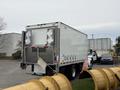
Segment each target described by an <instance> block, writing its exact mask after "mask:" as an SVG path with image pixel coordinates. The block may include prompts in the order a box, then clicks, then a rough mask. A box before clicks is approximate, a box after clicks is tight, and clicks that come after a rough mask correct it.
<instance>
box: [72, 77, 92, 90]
mask: <svg viewBox="0 0 120 90" xmlns="http://www.w3.org/2000/svg"><path fill="white" fill-rule="evenodd" d="M72 88H73V90H94V83H93V80H92V79H91V78H85V79H76V80H74V81H72Z"/></svg>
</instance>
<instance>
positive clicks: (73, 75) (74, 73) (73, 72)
mask: <svg viewBox="0 0 120 90" xmlns="http://www.w3.org/2000/svg"><path fill="white" fill-rule="evenodd" d="M75 76H76V71H75V69H74V68H73V69H72V77H73V78H74V77H75Z"/></svg>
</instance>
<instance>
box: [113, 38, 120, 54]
mask: <svg viewBox="0 0 120 90" xmlns="http://www.w3.org/2000/svg"><path fill="white" fill-rule="evenodd" d="M114 48H115V51H116V54H117V56H120V36H118V37H117V38H116V44H115V46H114Z"/></svg>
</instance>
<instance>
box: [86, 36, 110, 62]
mask: <svg viewBox="0 0 120 90" xmlns="http://www.w3.org/2000/svg"><path fill="white" fill-rule="evenodd" d="M88 45H89V50H90V52H92V51H93V52H95V53H96V54H93V57H94V59H93V61H95V60H98V61H99V60H100V59H101V56H102V55H104V54H110V50H111V49H112V40H111V39H110V38H96V39H88ZM96 57H97V58H96Z"/></svg>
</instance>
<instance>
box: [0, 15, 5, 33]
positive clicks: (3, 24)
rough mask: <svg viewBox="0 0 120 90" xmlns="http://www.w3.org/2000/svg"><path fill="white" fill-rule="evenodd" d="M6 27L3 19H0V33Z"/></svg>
mask: <svg viewBox="0 0 120 90" xmlns="http://www.w3.org/2000/svg"><path fill="white" fill-rule="evenodd" d="M5 27H6V23H5V22H4V19H3V18H1V17H0V31H1V30H4V29H5Z"/></svg>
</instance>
